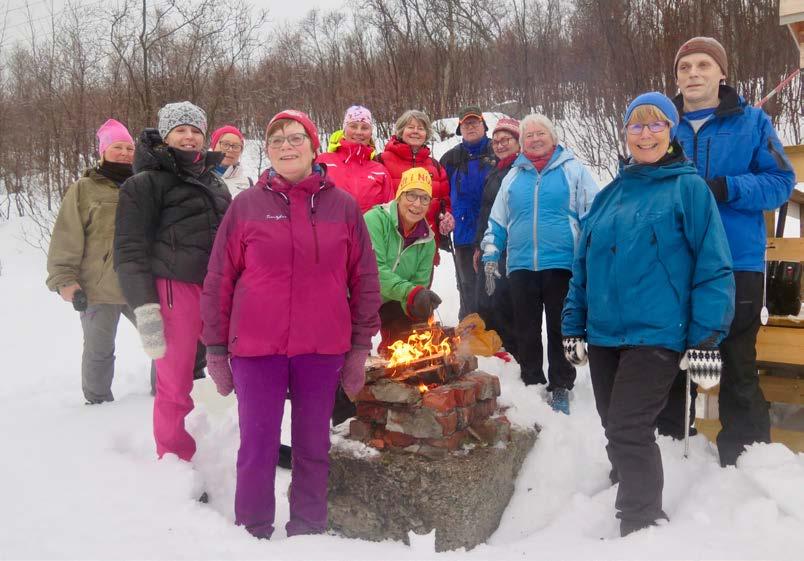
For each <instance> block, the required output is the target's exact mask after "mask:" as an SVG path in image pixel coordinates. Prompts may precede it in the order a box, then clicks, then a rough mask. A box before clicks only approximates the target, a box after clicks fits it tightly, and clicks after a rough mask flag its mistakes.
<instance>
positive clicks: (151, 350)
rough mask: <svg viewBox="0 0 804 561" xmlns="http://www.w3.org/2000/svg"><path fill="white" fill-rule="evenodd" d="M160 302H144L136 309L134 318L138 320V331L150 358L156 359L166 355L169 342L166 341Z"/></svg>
mask: <svg viewBox="0 0 804 561" xmlns="http://www.w3.org/2000/svg"><path fill="white" fill-rule="evenodd" d="M159 310H161V307H160V306H159V304H143V305H142V306H140V307H139V308H135V309H134V318H135V319H136V320H137V331H139V333H140V339H141V340H142V348H143V349H144V350H145V354H147V355H148V357H149V358H151V359H153V360H156V359H160V358H162V357H163V356H165V351H166V350H167V343H165V325H164V323H162V313H161V312H160V311H159Z"/></svg>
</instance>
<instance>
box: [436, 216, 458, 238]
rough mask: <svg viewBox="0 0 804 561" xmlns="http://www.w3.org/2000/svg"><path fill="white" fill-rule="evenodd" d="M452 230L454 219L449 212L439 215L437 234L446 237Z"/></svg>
mask: <svg viewBox="0 0 804 561" xmlns="http://www.w3.org/2000/svg"><path fill="white" fill-rule="evenodd" d="M454 229H455V217H454V216H452V214H451V213H449V212H443V213H441V215H439V222H438V233H439V234H441V235H442V236H448V235H449V234H450V232H452V231H453V230H454Z"/></svg>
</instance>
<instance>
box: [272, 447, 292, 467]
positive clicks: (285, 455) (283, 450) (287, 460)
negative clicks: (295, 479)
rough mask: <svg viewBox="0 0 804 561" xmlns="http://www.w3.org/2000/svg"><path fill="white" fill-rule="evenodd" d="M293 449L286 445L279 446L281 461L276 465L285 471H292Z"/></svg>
mask: <svg viewBox="0 0 804 561" xmlns="http://www.w3.org/2000/svg"><path fill="white" fill-rule="evenodd" d="M291 455H292V452H291V448H290V446H287V445H286V444H280V445H279V461H277V462H276V465H278V466H279V467H281V468H283V469H290V468H291V465H292V462H291Z"/></svg>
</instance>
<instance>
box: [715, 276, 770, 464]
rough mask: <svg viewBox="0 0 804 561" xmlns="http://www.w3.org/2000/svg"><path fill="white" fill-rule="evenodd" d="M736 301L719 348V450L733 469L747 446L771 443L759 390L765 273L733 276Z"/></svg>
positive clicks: (766, 408) (764, 407) (765, 405)
mask: <svg viewBox="0 0 804 561" xmlns="http://www.w3.org/2000/svg"><path fill="white" fill-rule="evenodd" d="M734 281H735V285H736V292H735V296H736V301H735V309H734V320H733V321H732V323H731V329H730V330H729V334H728V335H727V336H726V338H725V339H724V340H723V342H722V343H721V344H720V354H721V357H722V359H723V371H722V373H721V376H720V398H719V408H720V424H721V425H722V426H723V428H722V429H721V431H720V433H719V434H718V435H717V449H718V452H719V454H720V463H721V465H723V466H727V465H734V464H735V463H736V462H737V456H739V455H740V454H741V453H742V452H743V450H745V447H746V446H747V445H748V444H751V443H753V442H770V416H769V413H768V410H769V406H768V402H767V401H765V396H764V395H763V394H762V389H761V388H760V387H759V376H758V374H757V351H756V344H757V333H758V332H759V325H760V318H759V315H760V311H761V310H762V288H763V287H762V273H755V272H749V271H737V272H735V273H734Z"/></svg>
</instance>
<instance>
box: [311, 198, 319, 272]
mask: <svg viewBox="0 0 804 561" xmlns="http://www.w3.org/2000/svg"><path fill="white" fill-rule="evenodd" d="M315 196H316V193H313V195H312V196H311V197H310V222H311V223H312V225H313V243H314V244H315V264H316V265H318V229H317V228H316V227H315Z"/></svg>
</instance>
